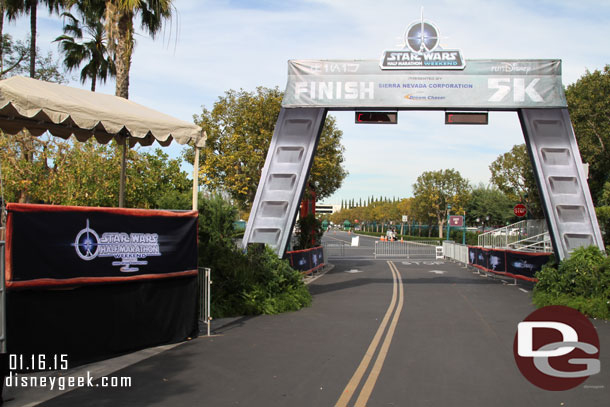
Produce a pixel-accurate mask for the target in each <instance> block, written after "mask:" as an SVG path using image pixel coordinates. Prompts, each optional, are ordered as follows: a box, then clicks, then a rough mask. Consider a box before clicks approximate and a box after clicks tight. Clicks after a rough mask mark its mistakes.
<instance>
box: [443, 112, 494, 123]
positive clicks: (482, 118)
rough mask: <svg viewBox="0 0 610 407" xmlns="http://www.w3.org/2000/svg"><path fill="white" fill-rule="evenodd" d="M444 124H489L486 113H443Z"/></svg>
mask: <svg viewBox="0 0 610 407" xmlns="http://www.w3.org/2000/svg"><path fill="white" fill-rule="evenodd" d="M445 124H489V117H488V112H445Z"/></svg>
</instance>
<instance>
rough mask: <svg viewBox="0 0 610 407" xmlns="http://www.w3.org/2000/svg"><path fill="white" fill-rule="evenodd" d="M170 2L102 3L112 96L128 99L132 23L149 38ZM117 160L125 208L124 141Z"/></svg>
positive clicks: (167, 13)
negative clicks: (110, 56) (111, 62)
mask: <svg viewBox="0 0 610 407" xmlns="http://www.w3.org/2000/svg"><path fill="white" fill-rule="evenodd" d="M172 1H173V0H106V33H107V34H108V45H109V49H110V51H111V52H114V53H115V57H114V62H115V65H116V90H115V95H116V96H120V97H123V98H125V99H128V98H129V70H130V68H131V55H132V52H133V46H134V44H135V41H134V38H133V34H134V29H133V20H134V18H135V16H136V15H139V16H140V20H141V24H142V28H143V29H144V30H145V31H147V32H148V33H149V34H150V36H151V37H153V38H154V37H155V35H156V34H157V33H158V32H159V30H161V27H162V25H163V22H164V21H165V20H168V19H170V18H171V16H172V11H173V8H174V7H173V4H172ZM122 145H123V152H122V160H121V182H120V184H119V207H121V208H122V207H124V206H125V166H126V160H127V140H126V139H123V141H122Z"/></svg>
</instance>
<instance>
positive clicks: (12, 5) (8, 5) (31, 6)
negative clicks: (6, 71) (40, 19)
mask: <svg viewBox="0 0 610 407" xmlns="http://www.w3.org/2000/svg"><path fill="white" fill-rule="evenodd" d="M2 3H3V6H4V7H5V9H4V10H5V11H6V15H7V17H8V19H9V20H13V21H14V20H16V19H17V18H18V17H20V16H21V15H23V14H29V16H30V41H29V45H30V53H29V65H30V69H29V72H30V77H31V78H34V77H36V54H37V51H38V50H37V48H36V31H37V29H36V18H37V14H36V13H37V9H38V4H40V3H43V4H45V5H46V6H47V8H48V9H49V12H51V13H52V12H56V13H58V12H59V10H60V8H62V7H63V6H64V3H65V2H64V1H62V0H42V1H39V0H4V1H3V2H2Z"/></svg>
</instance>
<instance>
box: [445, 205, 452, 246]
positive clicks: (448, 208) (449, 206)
mask: <svg viewBox="0 0 610 407" xmlns="http://www.w3.org/2000/svg"><path fill="white" fill-rule="evenodd" d="M450 213H451V204H447V238H446V239H445V240H447V241H449V214H450Z"/></svg>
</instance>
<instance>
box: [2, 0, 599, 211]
mask: <svg viewBox="0 0 610 407" xmlns="http://www.w3.org/2000/svg"><path fill="white" fill-rule="evenodd" d="M174 4H175V8H176V13H175V15H174V17H173V18H172V20H171V22H169V23H168V24H166V26H165V28H164V30H163V32H161V33H160V34H158V35H157V37H156V38H155V39H154V40H153V39H151V38H149V37H148V36H147V35H146V34H145V33H143V32H140V33H139V34H138V35H137V37H136V41H137V43H136V47H135V51H134V54H133V63H132V67H131V72H130V75H131V76H130V89H129V96H130V99H131V100H133V101H135V102H138V103H141V104H143V105H145V106H148V107H150V108H153V109H157V110H160V111H163V112H165V113H167V114H170V115H172V116H175V117H177V118H180V119H183V120H186V121H192V120H193V115H195V114H200V113H201V111H202V106H205V107H206V108H208V109H211V108H212V107H213V104H214V102H215V101H217V100H218V98H219V97H220V96H222V95H224V93H225V91H227V90H229V89H236V90H237V89H244V90H246V91H253V90H254V89H255V88H256V87H257V86H266V87H276V86H277V87H279V88H280V89H282V90H283V89H284V88H285V86H286V79H287V61H288V60H290V59H348V60H349V59H379V57H380V56H381V53H382V52H383V51H384V50H386V49H396V48H399V44H400V43H401V36H402V34H403V33H404V31H405V29H406V28H407V27H408V26H409V25H410V24H411V23H412V22H414V21H417V20H419V19H420V13H421V7H423V8H424V18H425V19H426V20H430V21H432V22H433V23H434V24H435V25H436V26H437V27H438V28H439V30H440V34H441V41H440V45H441V46H442V47H443V48H445V49H456V48H457V49H460V50H461V51H462V54H463V56H464V58H465V59H466V60H468V59H561V60H562V79H563V83H564V85H566V86H567V85H569V84H571V83H574V82H575V81H577V80H578V79H579V78H580V77H581V76H582V75H584V74H585V73H586V71H587V70H590V71H593V70H596V69H602V68H603V67H604V66H605V65H606V64H609V63H610V53H608V48H607V45H606V42H607V38H610V24H608V21H610V2H608V1H607V0H599V1H592V0H580V1H574V0H549V1H547V0H537V1H524V0H505V1H495V0H462V1H459V2H458V1H442V0H441V1H438V0H437V1H420V2H407V1H391V0H375V1H370V0H296V1H286V0H283V1H280V0H266V1H252V0H217V1H209V0H203V1H201V0H198V1H196V0H174ZM28 30H29V20H28V19H27V17H26V18H20V19H18V20H17V21H15V22H5V25H4V32H5V33H8V34H11V35H12V36H13V37H14V38H15V39H25V38H26V36H27V35H28ZM61 34H62V20H61V18H60V17H58V16H56V15H54V16H50V15H49V14H48V13H47V12H46V11H45V10H44V9H43V8H42V6H40V7H39V11H38V37H37V41H38V44H39V47H40V48H41V50H43V52H46V51H48V50H51V51H52V52H54V53H55V54H56V55H57V56H59V53H58V47H57V43H53V42H52V41H53V40H54V39H55V38H56V37H57V36H59V35H61ZM604 38H606V40H604ZM70 77H71V78H72V79H71V81H70V85H71V86H76V87H82V88H85V89H88V88H89V86H90V85H89V84H85V85H82V84H80V83H79V80H78V73H76V72H73V73H72V74H71V75H70ZM97 91H99V92H104V93H109V94H114V82H113V81H109V82H108V83H107V84H106V85H101V86H100V85H98V89H97ZM330 114H332V115H333V116H335V117H336V118H337V127H338V128H339V129H340V130H342V131H343V141H342V142H343V145H344V146H345V163H344V166H345V168H346V170H347V171H348V172H349V175H348V177H347V178H346V179H345V181H344V182H343V186H342V187H341V188H340V189H339V190H338V191H337V192H336V193H335V194H334V195H333V196H331V197H329V198H327V199H325V200H324V202H325V203H335V204H337V203H340V202H341V201H342V200H351V199H352V198H353V199H355V200H356V201H358V199H359V198H363V199H365V198H367V197H369V196H371V195H374V196H388V197H408V196H412V185H413V183H414V182H415V181H416V179H417V177H418V176H419V175H420V174H421V173H422V172H424V171H437V170H441V169H449V168H453V169H455V170H458V171H459V172H460V173H461V174H462V176H463V177H465V178H467V179H468V180H470V182H471V183H472V184H473V185H476V184H479V183H481V182H482V183H485V184H488V183H489V178H490V175H491V174H490V171H489V168H488V167H489V164H491V162H492V161H493V160H495V159H496V158H497V157H498V156H499V155H501V154H503V153H505V152H507V151H509V150H510V149H511V148H512V146H513V145H515V144H520V143H523V135H522V131H521V127H520V125H519V121H518V119H517V115H516V113H513V112H490V115H489V125H487V126H446V125H445V124H444V115H443V112H440V111H408V112H405V111H401V112H399V117H398V124H397V125H361V124H360V125H356V124H354V113H353V112H331V113H330ZM183 148H184V147H182V146H179V145H178V144H176V143H174V145H172V146H170V147H168V148H167V149H166V150H165V151H166V152H168V153H169V154H170V155H171V156H173V157H176V156H179V155H180V151H181V150H182V149H183ZM185 170H188V171H192V167H191V168H190V169H189V168H188V166H185Z"/></svg>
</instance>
